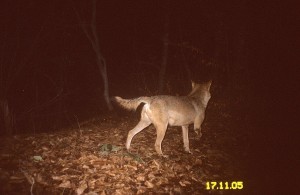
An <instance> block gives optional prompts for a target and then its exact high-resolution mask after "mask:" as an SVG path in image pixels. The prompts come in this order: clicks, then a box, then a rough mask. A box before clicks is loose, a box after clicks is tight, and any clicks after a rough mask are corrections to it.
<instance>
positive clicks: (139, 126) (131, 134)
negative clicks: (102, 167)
mask: <svg viewBox="0 0 300 195" xmlns="http://www.w3.org/2000/svg"><path fill="white" fill-rule="evenodd" d="M150 124H151V122H150V121H149V120H145V118H143V117H142V119H141V120H140V122H139V123H138V124H137V125H136V126H135V127H134V128H133V129H132V130H130V131H129V132H128V135H127V140H126V149H127V150H129V148H130V143H131V140H132V138H133V137H134V136H135V135H136V134H137V133H139V132H140V131H142V130H143V129H145V128H146V127H148V126H149V125H150Z"/></svg>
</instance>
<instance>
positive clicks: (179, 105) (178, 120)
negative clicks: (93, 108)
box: [113, 81, 211, 155]
mask: <svg viewBox="0 0 300 195" xmlns="http://www.w3.org/2000/svg"><path fill="white" fill-rule="evenodd" d="M210 86H211V81H209V82H207V83H202V84H200V83H194V82H192V91H191V92H190V93H189V95H188V96H166V95H160V96H152V97H139V98H136V99H122V98H121V97H117V96H116V97H114V98H113V100H114V101H115V102H116V103H117V104H119V105H120V106H121V107H123V108H125V109H128V110H135V109H136V108H137V107H138V106H139V105H140V104H141V103H144V104H145V105H144V106H143V108H142V111H141V119H140V121H139V123H138V124H137V125H136V126H135V127H134V128H133V129H132V130H130V131H129V133H128V136H127V141H126V148H127V150H129V148H130V143H131V140H132V138H133V137H134V136H135V135H136V134H137V133H139V132H140V131H142V130H143V129H145V128H146V127H148V126H149V125H150V124H153V125H154V127H155V128H156V131H157V137H156V141H155V150H156V152H157V153H158V154H159V155H163V153H162V150H161V143H162V140H163V139H164V136H165V133H166V130H167V127H168V125H170V126H181V127H182V135H183V144H184V150H185V151H186V152H189V153H190V148H189V138H188V126H189V125H190V124H192V123H193V124H194V130H195V132H196V133H199V135H200V137H201V135H202V134H201V124H202V122H203V120H204V117H205V109H206V106H207V104H208V102H209V99H210V97H211V95H210ZM197 131H198V132H197Z"/></svg>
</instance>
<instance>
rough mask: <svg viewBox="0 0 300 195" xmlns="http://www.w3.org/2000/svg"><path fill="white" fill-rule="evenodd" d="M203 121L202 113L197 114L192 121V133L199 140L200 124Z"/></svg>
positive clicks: (200, 134)
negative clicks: (193, 132)
mask: <svg viewBox="0 0 300 195" xmlns="http://www.w3.org/2000/svg"><path fill="white" fill-rule="evenodd" d="M203 120H204V112H203V113H201V114H199V115H198V116H197V117H196V119H195V121H194V131H195V133H196V134H197V135H198V136H199V138H201V136H202V133H201V124H202V123H203Z"/></svg>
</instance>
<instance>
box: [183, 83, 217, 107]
mask: <svg viewBox="0 0 300 195" xmlns="http://www.w3.org/2000/svg"><path fill="white" fill-rule="evenodd" d="M211 83H212V81H211V80H210V81H208V82H205V83H195V82H194V81H192V91H191V92H190V94H189V95H188V96H189V97H194V98H196V99H198V100H200V101H201V103H202V104H203V105H204V106H205V107H206V106H207V104H208V101H209V100H210V97H211V94H210V86H211Z"/></svg>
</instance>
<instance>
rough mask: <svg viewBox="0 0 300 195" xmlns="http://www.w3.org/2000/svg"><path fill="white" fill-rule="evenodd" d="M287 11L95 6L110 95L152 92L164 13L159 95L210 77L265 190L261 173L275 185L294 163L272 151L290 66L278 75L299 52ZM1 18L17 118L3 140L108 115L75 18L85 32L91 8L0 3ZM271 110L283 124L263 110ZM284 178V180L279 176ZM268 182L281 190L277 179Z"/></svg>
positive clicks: (7, 83)
mask: <svg viewBox="0 0 300 195" xmlns="http://www.w3.org/2000/svg"><path fill="white" fill-rule="evenodd" d="M287 7H289V6H288V5H279V4H278V3H276V2H271V3H268V4H267V3H264V4H263V3H260V2H258V3H257V2H255V1H246V0H242V1H208V0H202V1H170V2H167V1H98V3H97V19H96V23H97V32H98V37H99V45H100V51H101V53H102V55H103V56H104V58H105V60H106V64H107V75H108V85H109V95H110V96H113V95H119V96H121V97H126V98H131V97H137V96H141V95H157V94H158V79H159V78H158V77H159V70H160V66H161V61H162V58H163V56H162V55H163V37H164V33H165V29H164V26H165V23H166V15H167V13H169V28H168V31H167V32H168V34H169V52H168V62H167V69H166V74H165V83H164V84H165V85H164V86H165V90H164V91H163V92H162V93H163V94H171V95H185V94H187V93H188V92H189V90H190V87H189V86H190V83H189V82H190V81H189V80H190V79H193V80H198V81H201V80H209V79H212V80H213V82H214V83H213V92H212V96H213V98H216V99H218V98H219V99H226V100H228V102H229V104H232V105H233V106H235V108H234V109H236V112H237V113H239V114H240V115H242V117H241V118H243V119H244V121H242V122H245V123H247V124H245V126H247V128H245V129H242V130H245V131H249V130H251V131H253V132H254V133H253V134H255V135H254V137H253V141H254V142H255V144H253V149H252V154H253V156H251V157H250V158H249V165H251V171H249V172H251V176H252V177H257V178H258V180H257V184H253V186H255V185H257V186H260V187H261V188H262V189H264V188H270V187H267V185H265V186H264V184H262V182H266V183H269V182H270V181H266V179H265V178H269V177H267V175H268V174H274V175H275V176H276V177H274V178H278V177H279V176H281V175H282V174H283V173H285V171H283V170H282V169H281V168H278V167H277V165H278V163H279V162H281V161H280V159H281V158H280V157H279V156H281V154H285V155H288V156H289V157H291V156H293V155H294V153H293V150H289V153H286V152H283V151H282V149H281V151H279V150H278V148H282V147H285V144H286V143H289V142H290V140H289V139H290V138H289V136H284V137H280V136H279V135H278V134H280V133H277V132H276V130H277V129H279V128H281V127H282V126H283V124H281V123H280V124H279V122H283V121H286V120H285V119H286V116H287V115H288V114H289V113H290V111H288V109H287V108H283V109H281V106H277V105H278V104H282V103H281V101H282V97H283V95H282V93H285V96H289V95H290V94H292V93H293V92H296V88H287V87H288V86H290V85H288V84H286V83H285V82H283V80H284V78H285V77H286V76H287V75H288V74H289V73H290V72H295V71H290V70H291V69H289V66H288V65H287V66H286V68H282V67H281V64H284V63H287V61H286V60H285V58H284V57H283V56H284V55H285V54H286V53H289V54H290V55H292V57H294V56H295V54H296V53H293V48H294V47H295V44H294V43H293V40H291V39H292V38H291V37H292V35H293V32H292V30H287V29H289V26H290V25H291V26H293V24H292V19H293V17H290V16H288V15H286V13H285V12H282V10H284V9H286V8H287ZM291 7H292V6H291ZM0 10H1V12H0V14H1V15H0V18H1V19H0V22H1V24H0V25H1V30H0V65H1V69H0V71H1V72H0V73H1V75H0V76H1V83H0V94H1V95H0V98H1V101H2V100H7V102H8V105H9V108H10V111H11V113H13V118H14V119H13V120H14V122H13V125H14V126H13V130H12V132H6V133H13V134H20V133H21V134H23V133H30V134H32V133H39V132H52V131H57V130H59V129H61V128H64V127H69V126H72V125H74V124H75V126H76V123H77V121H84V120H87V119H89V118H93V117H100V118H101V117H106V116H107V115H109V114H110V113H111V112H110V111H108V110H107V107H106V105H105V102H104V99H103V82H102V78H101V74H100V72H99V69H98V67H97V65H96V55H95V52H94V50H93V48H92V46H91V44H90V42H89V40H88V38H87V37H86V35H85V34H84V32H83V30H82V28H81V26H80V22H79V20H78V17H77V15H76V12H77V13H78V14H79V15H80V17H81V19H82V21H83V22H85V23H86V24H89V23H90V21H91V15H92V3H91V1H35V0H30V1H20V2H19V3H17V1H5V2H2V3H1V8H0ZM288 10H289V11H288V12H289V13H291V14H295V13H296V11H293V10H294V9H290V8H288ZM295 15H296V14H295ZM283 45H287V47H286V46H284V47H283ZM287 50H288V51H287ZM187 67H188V69H189V70H190V72H191V75H189V74H188V71H187ZM293 84H294V85H297V84H296V83H295V82H293ZM274 86H275V87H274ZM281 88H284V89H285V91H284V92H283V91H282V90H279V89H281ZM275 97H278V98H275ZM212 101H213V99H212ZM236 101H240V105H239V106H237V105H236ZM274 107H277V109H278V112H280V113H285V116H282V115H280V114H274V112H273V111H271V112H269V110H272V109H273V108H274ZM279 115H280V116H279ZM0 116H1V118H0V128H1V132H0V133H1V134H2V135H4V134H5V131H4V129H5V125H4V117H3V113H1V115H0ZM292 118H293V117H292ZM294 118H295V117H294ZM281 125H282V126H281ZM286 128H287V127H285V129H286ZM279 137H280V140H279ZM279 142H280V143H279ZM273 146H274V147H273ZM286 147H287V146H286ZM275 148H276V149H275ZM287 148H288V147H287ZM291 148H292V147H291ZM293 149H294V148H293ZM277 151H278V152H279V153H280V154H277ZM264 159H266V160H264ZM286 160H288V158H286ZM273 162H278V163H276V164H272V163H273ZM269 163H270V164H269ZM252 166H253V167H252ZM283 166H284V165H283ZM290 166H293V165H290ZM266 167H269V168H268V169H265V168H266ZM284 167H285V168H287V166H284ZM252 170H253V171H252ZM288 177H291V175H289V174H287V173H286V174H284V178H288ZM274 180H275V179H274ZM274 182H275V184H276V185H277V186H278V185H283V184H281V182H282V181H277V180H276V181H274ZM270 183H272V182H270ZM273 184H274V183H273ZM258 188H259V187H258ZM273 188H275V187H273ZM265 190H267V189H265Z"/></svg>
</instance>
